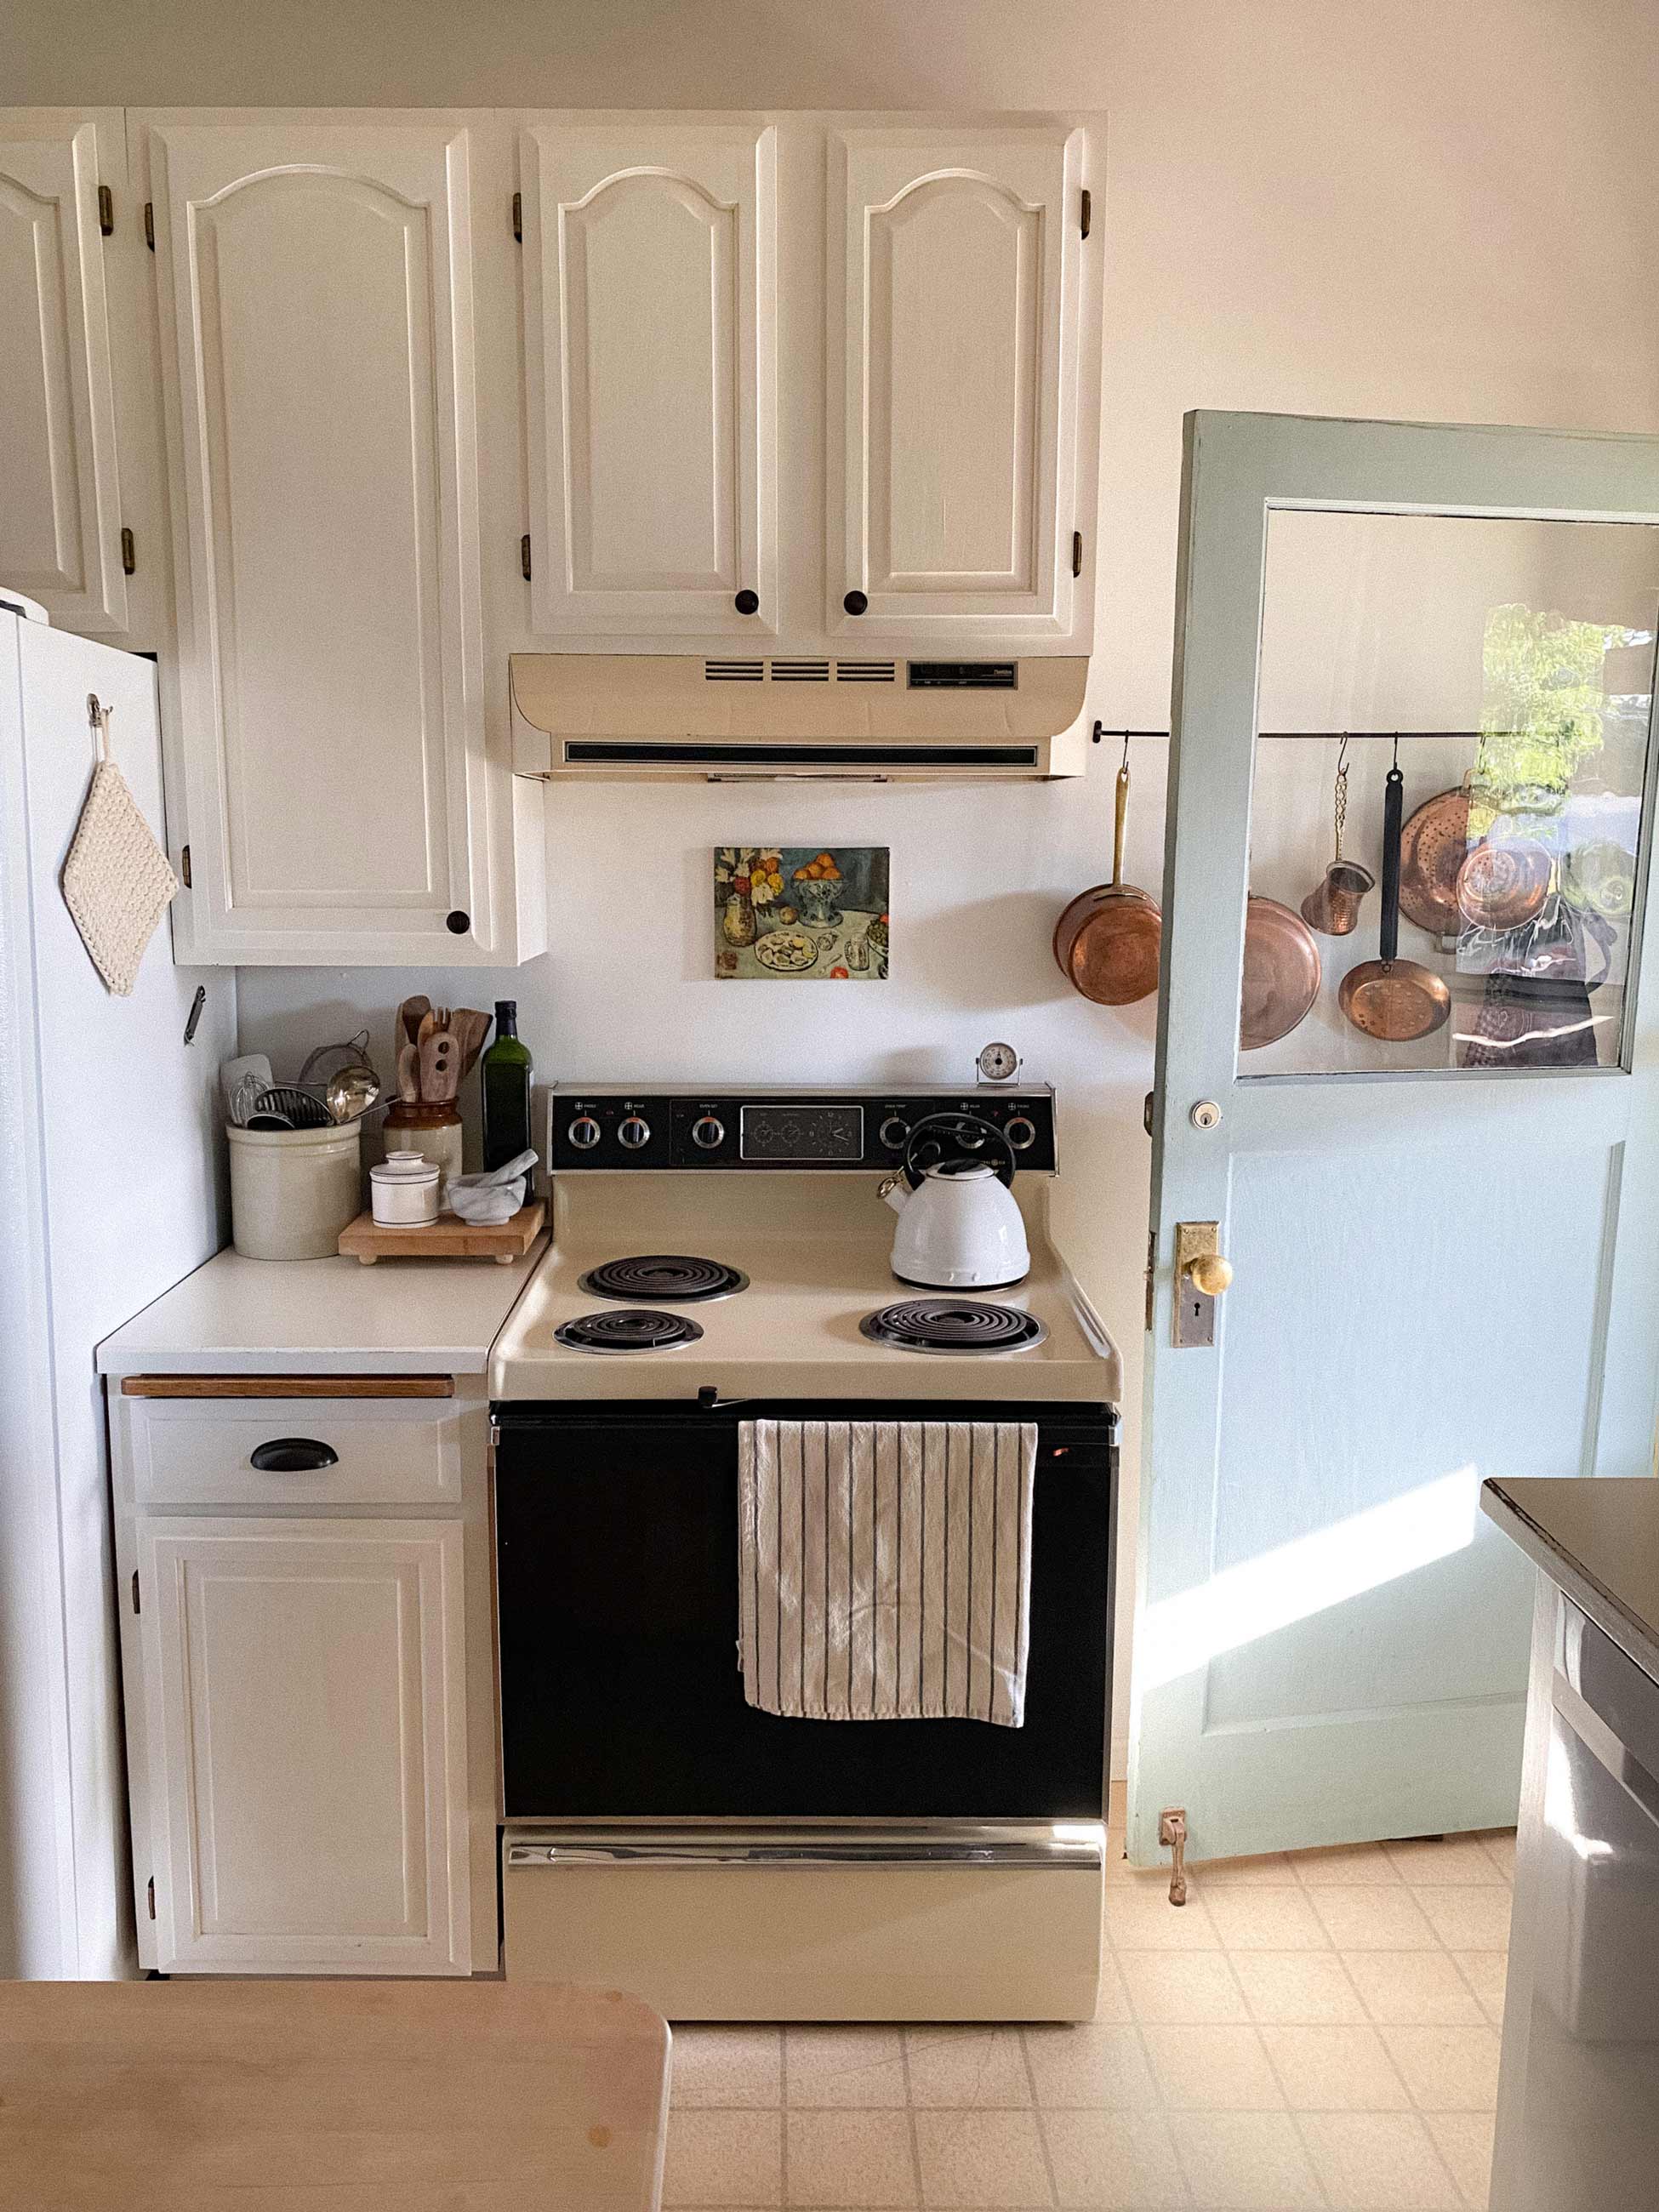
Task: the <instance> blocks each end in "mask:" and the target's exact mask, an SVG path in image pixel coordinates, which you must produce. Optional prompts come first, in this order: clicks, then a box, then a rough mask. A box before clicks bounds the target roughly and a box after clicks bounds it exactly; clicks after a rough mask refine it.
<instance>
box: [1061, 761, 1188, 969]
mask: <svg viewBox="0 0 1659 2212" xmlns="http://www.w3.org/2000/svg"><path fill="white" fill-rule="evenodd" d="M1128 811H1129V749H1128V746H1127V743H1126V744H1125V746H1124V749H1123V765H1122V767H1121V769H1119V770H1118V772H1117V798H1116V805H1115V815H1114V819H1113V829H1112V880H1111V882H1110V883H1109V884H1097V885H1096V887H1095V888H1094V890H1087V891H1080V892H1079V894H1078V896H1077V897H1076V898H1074V899H1073V901H1072V902H1071V904H1070V905H1069V906H1068V907H1067V908H1066V911H1065V912H1064V913H1063V914H1062V915H1060V920H1059V921H1057V922H1056V923H1055V924H1054V958H1055V959H1056V961H1058V963H1060V974H1061V975H1064V976H1065V977H1066V981H1068V982H1069V983H1071V984H1072V986H1073V988H1074V989H1076V990H1079V991H1080V992H1081V993H1082V994H1083V996H1084V997H1085V999H1091V1000H1093V1001H1094V1003H1095V1005H1096V1006H1132V1005H1133V1003H1134V1001H1135V1000H1137V999H1146V998H1150V996H1151V995H1152V993H1153V992H1154V991H1156V990H1157V988H1158V947H1159V945H1160V944H1161V942H1162V940H1163V935H1164V923H1163V919H1162V917H1161V915H1159V913H1158V901H1157V900H1156V899H1155V898H1153V897H1152V896H1151V894H1150V893H1149V892H1146V891H1143V890H1137V889H1136V888H1135V886H1134V884H1126V883H1125V882H1124V880H1123V825H1124V823H1125V822H1126V821H1127V817H1128Z"/></svg>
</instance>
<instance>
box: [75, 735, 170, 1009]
mask: <svg viewBox="0 0 1659 2212" xmlns="http://www.w3.org/2000/svg"><path fill="white" fill-rule="evenodd" d="M88 713H89V714H90V716H91V719H92V720H93V723H94V727H95V728H96V730H97V732H98V754H99V757H98V765H97V766H96V768H94V770H93V772H92V783H91V786H90V787H89V789H88V793H87V796H86V803H85V805H83V806H82V809H81V819H80V821H79V823H77V824H76V831H75V836H74V839H73V841H72V842H71V843H70V848H69V858H68V859H67V860H65V861H64V873H63V889H64V905H65V906H67V907H68V908H69V910H70V915H71V916H72V917H73V919H74V922H75V927H76V928H77V929H78V930H79V931H80V933H81V941H82V944H83V945H85V946H86V948H87V951H88V952H89V953H90V954H91V955H92V962H93V965H94V967H95V968H96V969H97V970H98V973H99V974H100V975H101V976H102V977H103V979H104V981H105V982H106V983H107V984H108V986H109V987H110V989H111V990H112V991H113V992H115V993H116V994H117V995H118V997H121V998H124V999H125V998H130V997H131V994H132V987H133V984H134V982H135V981H137V975H138V963H139V962H140V961H141V960H142V959H143V957H144V947H145V946H146V945H148V944H149V940H150V939H151V938H152V937H153V936H154V935H155V928H156V925H157V923H158V922H159V921H161V917H162V915H164V914H165V913H166V912H167V908H168V906H169V904H170V903H171V902H172V900H173V896H174V895H175V894H176V892H177V891H178V889H179V879H178V878H177V877H176V876H175V875H174V874H173V870H172V869H171V868H170V867H169V866H167V854H165V853H164V852H163V851H162V850H161V847H160V846H159V845H158V844H157V843H156V842H155V836H154V835H153V833H152V832H151V829H150V826H149V823H148V822H146V821H145V819H144V817H143V815H142V814H141V813H140V811H138V802H137V799H135V798H134V797H133V795H132V793H131V791H130V790H129V789H128V788H127V780H126V778H125V776H124V775H122V773H121V771H120V769H118V768H117V767H116V765H115V763H114V762H113V761H112V760H111V759H110V757H109V754H108V749H107V723H108V719H109V716H108V710H107V709H105V708H99V707H98V706H97V704H96V702H95V701H92V700H89V701H88Z"/></svg>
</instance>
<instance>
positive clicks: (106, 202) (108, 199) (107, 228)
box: [98, 185, 115, 238]
mask: <svg viewBox="0 0 1659 2212" xmlns="http://www.w3.org/2000/svg"><path fill="white" fill-rule="evenodd" d="M98 228H99V229H100V230H101V231H102V232H103V234H104V235H105V237H106V238H107V237H109V235H110V234H111V233H112V231H113V230H114V228H115V195H114V193H113V192H112V191H111V190H110V188H109V186H108V185H99V187H98Z"/></svg>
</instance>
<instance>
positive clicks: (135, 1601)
mask: <svg viewBox="0 0 1659 2212" xmlns="http://www.w3.org/2000/svg"><path fill="white" fill-rule="evenodd" d="M132 1609H133V1611H134V1612H135V1613H137V1611H138V1570H137V1567H135V1568H134V1569H133V1571H132Z"/></svg>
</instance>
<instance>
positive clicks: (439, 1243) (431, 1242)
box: [340, 1198, 547, 1267]
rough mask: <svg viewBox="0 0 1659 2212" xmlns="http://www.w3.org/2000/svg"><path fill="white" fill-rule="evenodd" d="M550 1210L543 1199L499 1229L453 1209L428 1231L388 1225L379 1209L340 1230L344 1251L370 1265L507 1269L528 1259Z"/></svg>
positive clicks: (341, 1245) (500, 1223) (520, 1212)
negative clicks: (491, 1264)
mask: <svg viewBox="0 0 1659 2212" xmlns="http://www.w3.org/2000/svg"><path fill="white" fill-rule="evenodd" d="M546 1213H547V1205H546V1201H545V1200H543V1199H539V1198H538V1199H537V1200H535V1201H534V1203H533V1204H532V1205H530V1206H520V1208H519V1210H518V1212H516V1213H515V1214H514V1215H513V1218H512V1219H511V1220H510V1221H502V1222H499V1223H497V1225H495V1228H493V1229H480V1228H477V1227H475V1225H473V1224H472V1223H471V1222H470V1221H462V1220H461V1219H459V1217H458V1216H457V1215H455V1214H453V1213H446V1214H443V1215H441V1216H440V1218H438V1219H437V1220H436V1221H435V1222H434V1223H433V1224H432V1225H431V1226H430V1228H427V1229H387V1228H383V1227H382V1225H380V1223H379V1222H378V1221H376V1219H375V1218H374V1215H373V1213H360V1214H359V1215H358V1216H357V1218H356V1220H355V1221H354V1222H353V1223H352V1224H351V1225H350V1226H349V1228H346V1229H343V1230H342V1231H340V1249H341V1251H342V1252H344V1253H347V1254H349V1255H350V1256H351V1257H352V1258H353V1259H356V1260H361V1261H362V1263H363V1265H364V1267H373V1266H374V1262H375V1261H377V1260H498V1261H500V1262H501V1265H502V1267H509V1266H510V1265H511V1264H512V1262H513V1261H514V1260H522V1259H523V1257H524V1255H525V1254H526V1252H527V1251H528V1250H529V1249H530V1248H531V1246H532V1244H533V1243H535V1241H536V1239H537V1237H538V1236H539V1235H540V1234H541V1226H542V1223H543V1220H544V1218H545V1217H546Z"/></svg>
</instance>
